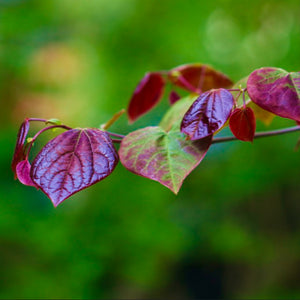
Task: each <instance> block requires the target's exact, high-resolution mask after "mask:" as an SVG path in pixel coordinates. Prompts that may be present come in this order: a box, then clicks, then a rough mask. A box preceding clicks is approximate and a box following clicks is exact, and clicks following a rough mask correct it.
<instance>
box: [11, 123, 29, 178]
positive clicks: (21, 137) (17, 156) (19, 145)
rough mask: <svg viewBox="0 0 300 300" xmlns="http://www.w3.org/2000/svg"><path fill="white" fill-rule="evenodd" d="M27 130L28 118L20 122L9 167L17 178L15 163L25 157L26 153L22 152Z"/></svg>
mask: <svg viewBox="0 0 300 300" xmlns="http://www.w3.org/2000/svg"><path fill="white" fill-rule="evenodd" d="M28 131H29V121H28V119H25V121H24V122H23V123H22V124H21V126H20V129H19V132H18V137H17V142H16V146H15V151H14V155H13V160H12V163H11V168H12V170H13V172H14V174H15V178H17V174H16V167H17V164H18V163H19V162H20V161H22V160H24V159H25V158H26V155H25V153H24V144H25V141H26V136H27V134H28Z"/></svg>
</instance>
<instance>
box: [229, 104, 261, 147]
mask: <svg viewBox="0 0 300 300" xmlns="http://www.w3.org/2000/svg"><path fill="white" fill-rule="evenodd" d="M229 127H230V130H231V132H232V133H233V134H234V136H235V137H236V138H237V139H239V140H241V141H246V142H252V141H253V138H254V134H255V128H256V123H255V116H254V112H253V110H252V109H251V108H250V107H245V108H236V109H235V110H234V111H233V112H232V114H231V116H230V119H229Z"/></svg>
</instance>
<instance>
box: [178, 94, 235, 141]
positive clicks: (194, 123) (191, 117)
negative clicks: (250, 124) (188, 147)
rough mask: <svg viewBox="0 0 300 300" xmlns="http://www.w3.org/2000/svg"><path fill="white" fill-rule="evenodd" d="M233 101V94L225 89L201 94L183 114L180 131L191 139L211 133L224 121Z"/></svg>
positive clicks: (228, 114)
mask: <svg viewBox="0 0 300 300" xmlns="http://www.w3.org/2000/svg"><path fill="white" fill-rule="evenodd" d="M233 103H234V100H233V96H232V95H231V93H230V92H228V91H227V90H225V89H217V90H210V91H207V92H205V93H203V94H201V95H200V97H199V98H198V99H197V100H196V101H195V102H194V103H193V104H192V106H191V107H190V108H189V110H188V111H187V112H186V114H185V115H184V117H183V119H182V123H181V131H182V132H184V133H185V134H187V135H188V136H189V137H190V139H191V140H197V139H202V138H204V137H206V136H209V135H212V134H213V133H215V132H216V131H218V130H219V129H220V128H221V127H222V126H223V125H224V124H225V123H226V121H227V119H228V118H229V116H230V113H231V110H232V107H233Z"/></svg>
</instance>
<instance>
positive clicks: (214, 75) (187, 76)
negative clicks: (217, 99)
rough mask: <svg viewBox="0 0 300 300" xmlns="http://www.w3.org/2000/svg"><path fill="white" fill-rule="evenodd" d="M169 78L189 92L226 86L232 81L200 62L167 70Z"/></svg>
mask: <svg viewBox="0 0 300 300" xmlns="http://www.w3.org/2000/svg"><path fill="white" fill-rule="evenodd" d="M168 77H169V80H170V81H171V82H172V83H173V84H175V85H176V86H178V87H181V88H183V89H185V90H188V91H191V92H195V91H198V92H200V91H201V92H205V91H208V90H210V89H217V88H228V87H230V86H231V85H232V84H233V82H232V81H231V79H229V78H228V77H227V76H226V75H225V74H223V73H221V72H219V71H216V70H215V69H213V68H212V67H210V66H208V65H203V64H200V63H195V64H186V65H181V66H178V67H176V68H174V69H172V70H170V71H169V76H168Z"/></svg>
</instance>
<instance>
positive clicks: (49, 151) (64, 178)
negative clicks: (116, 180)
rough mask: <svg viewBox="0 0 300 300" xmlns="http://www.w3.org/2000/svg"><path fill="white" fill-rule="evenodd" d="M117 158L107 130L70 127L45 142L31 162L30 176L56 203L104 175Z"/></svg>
mask: <svg viewBox="0 0 300 300" xmlns="http://www.w3.org/2000/svg"><path fill="white" fill-rule="evenodd" d="M117 162H118V155H117V152H116V150H115V148H114V146H113V144H112V141H111V139H110V137H109V135H108V134H107V133H106V132H104V131H101V130H99V129H93V128H87V129H72V130H68V131H66V132H64V133H62V134H60V135H58V136H57V137H55V138H54V139H52V140H51V141H50V142H48V143H47V144H46V145H45V147H44V148H43V149H42V150H41V151H40V153H39V154H38V155H37V156H36V158H35V159H34V161H33V163H32V168H31V178H32V180H33V182H34V183H35V184H36V185H37V186H38V187H39V188H41V190H42V191H43V192H44V193H45V194H46V195H47V196H48V197H49V198H50V199H51V201H52V202H53V204H54V206H57V205H58V204H60V203H61V202H62V201H64V200H65V199H67V198H68V197H70V196H71V195H73V194H74V193H76V192H78V191H80V190H82V189H84V188H87V187H89V186H91V185H92V184H95V183H96V182H98V181H100V180H102V179H104V178H105V177H107V176H108V175H109V174H110V173H111V172H112V171H113V170H114V168H115V166H116V165H117Z"/></svg>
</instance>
